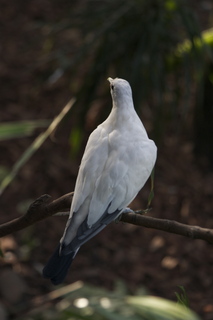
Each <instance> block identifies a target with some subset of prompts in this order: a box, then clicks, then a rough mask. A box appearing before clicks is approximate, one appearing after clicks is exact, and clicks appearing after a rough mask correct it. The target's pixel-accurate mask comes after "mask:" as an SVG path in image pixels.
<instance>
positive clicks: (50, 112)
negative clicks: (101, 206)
mask: <svg viewBox="0 0 213 320" xmlns="http://www.w3.org/2000/svg"><path fill="white" fill-rule="evenodd" d="M105 2H106V4H107V1H105ZM155 2H156V3H158V2H159V1H153V5H155ZM97 3H98V1H97V2H95V1H93V2H90V1H78V2H75V1H73V2H69V1H48V0H44V1H43V0H42V1H35V0H34V1H23V0H22V1H15V0H11V1H10V2H7V1H3V0H1V1H0V39H1V40H0V42H1V43H0V56H1V59H0V121H1V122H6V121H19V120H35V119H53V118H54V117H55V116H56V115H57V114H58V113H59V112H60V111H61V109H62V108H63V106H64V105H65V104H66V103H67V101H68V100H69V99H70V98H71V97H72V96H76V97H77V98H78V100H79V101H80V102H79V104H77V105H76V106H75V107H74V109H73V110H72V111H71V112H70V114H69V115H68V116H67V117H66V118H65V120H63V122H62V123H61V124H60V125H59V127H58V129H57V130H56V132H55V133H54V135H52V136H51V137H50V138H49V139H48V140H47V141H46V142H45V143H44V144H43V145H42V147H41V148H40V149H39V150H38V151H37V152H36V153H35V155H34V156H33V157H32V158H31V159H30V160H29V161H28V162H27V164H26V165H25V166H24V167H23V168H22V169H21V170H20V172H19V173H18V175H17V177H16V179H15V180H14V181H13V182H12V183H11V184H10V185H9V187H8V188H7V189H6V190H5V191H4V193H3V194H2V195H1V198H0V222H1V223H4V222H6V221H9V220H11V219H14V218H16V217H17V216H19V215H20V214H22V213H23V212H25V211H26V210H27V206H28V204H29V203H31V202H32V201H33V200H34V199H36V198H37V197H39V196H40V195H42V194H45V193H48V194H50V195H51V196H52V197H53V198H58V197H60V196H61V195H63V194H65V193H68V192H70V191H72V190H73V189H74V184H75V180H76V175H77V172H78V166H79V163H80V159H81V156H82V153H83V150H84V146H85V143H86V141H87V137H88V135H89V133H90V132H91V131H92V130H93V129H94V128H95V127H96V125H97V124H98V123H99V122H100V121H102V120H103V119H104V118H105V117H106V116H107V115H108V114H109V112H110V108H111V100H110V94H109V88H108V86H109V85H108V83H107V81H106V78H107V77H108V76H111V77H114V76H121V77H124V78H126V79H127V80H129V82H130V84H131V85H132V89H133V93H135V102H136V103H137V106H138V109H137V111H138V113H139V115H140V116H141V118H142V121H143V122H144V125H145V127H146V128H147V131H148V132H149V135H150V136H151V137H152V138H153V139H154V140H155V141H156V143H157V144H158V160H157V164H156V169H155V197H154V200H153V203H152V208H153V209H152V211H151V212H150V215H151V216H153V217H158V218H162V219H171V220H177V221H179V222H182V223H186V224H193V225H198V226H201V227H206V228H212V227H213V219H212V210H213V171H212V169H213V166H212V159H213V158H212V153H211V150H212V136H211V133H212V131H211V130H212V126H211V124H212V121H213V120H212V119H213V117H212V112H213V111H212V96H213V91H212V84H211V83H210V81H209V80H208V79H209V78H208V76H207V77H205V75H206V74H207V75H208V74H209V72H210V70H211V67H212V64H211V63H208V61H207V62H206V59H204V60H205V63H206V64H205V66H204V67H203V73H202V84H201V86H199V85H200V83H201V81H200V82H199V81H198V82H196V81H195V80H196V77H194V78H191V77H189V78H188V80H187V79H185V75H184V72H183V70H185V69H184V67H183V66H186V65H184V64H183V65H181V66H182V67H181V68H182V71H181V72H180V74H178V77H180V78H179V80H178V81H177V83H178V87H177V88H178V89H177V91H178V90H179V92H181V90H182V89H183V90H184V89H186V88H187V90H188V91H187V90H186V91H187V92H189V93H190V94H189V97H188V98H187V99H185V97H184V96H182V95H181V94H180V93H179V96H178V100H175V99H177V96H175V98H174V100H173V103H174V107H173V109H172V112H171V113H168V112H167V111H168V109H169V108H168V104H167V103H168V100H170V98H169V97H170V96H169V94H171V92H170V93H168V91H166V89H168V83H170V85H171V87H172V89H171V90H173V91H172V92H173V93H174V92H175V88H176V87H175V85H176V82H175V81H174V79H175V77H176V76H173V70H172V71H171V72H170V71H168V70H166V69H163V71H162V72H164V73H165V77H166V79H167V80H166V81H169V82H165V85H164V86H163V87H162V88H157V86H153V83H155V81H153V82H152V81H151V80H147V82H148V81H150V82H149V86H148V85H147V86H148V89H147V91H144V92H142V95H143V97H141V96H140V94H139V93H138V92H139V91H140V89H139V90H138V88H137V83H138V79H139V78H138V77H139V76H138V75H137V76H134V75H133V74H131V72H130V70H131V63H130V62H129V65H128V63H127V61H125V59H124V62H123V63H124V65H125V66H126V67H125V68H124V67H122V68H123V69H122V68H121V67H120V69H119V68H118V69H116V67H115V65H116V59H117V58H115V60H113V59H114V57H113V58H112V60H111V61H110V63H109V62H108V61H107V62H106V63H105V62H104V61H102V60H101V62H99V60H98V54H97V55H96V53H95V51H94V50H89V49H91V48H89V49H87V50H88V51H85V52H83V54H82V53H81V54H82V56H80V53H79V52H81V51H80V49H81V48H82V47H83V46H84V45H85V43H87V41H89V40H88V39H90V38H89V37H92V36H93V35H94V34H95V32H97V30H98V26H101V25H102V22H103V21H102V20H101V19H103V17H102V16H101V15H100V21H99V22H97V24H96V25H95V23H94V26H92V25H87V24H88V23H89V22H88V21H89V20H85V21H84V20H82V19H83V17H85V16H84V15H83V14H82V12H83V13H84V14H85V13H87V14H88V16H89V15H90V14H91V10H92V11H93V8H96V5H97ZM99 3H101V2H99ZM103 3H104V2H103ZM118 5H119V3H118ZM187 5H188V6H187V10H190V12H192V13H193V15H194V16H195V17H196V21H197V24H198V26H199V28H200V30H204V29H207V28H210V27H211V26H212V15H213V13H212V10H213V7H212V2H211V1H196V4H195V3H194V2H193V1H191V2H187ZM89 6H92V9H91V7H89ZM120 8H122V7H120ZM147 10H148V9H147ZM152 10H153V12H155V7H152ZM118 11H119V10H118ZM79 12H80V14H79ZM101 12H102V11H101ZM102 13H103V12H102ZM106 14H109V13H108V12H107V13H106ZM153 14H154V13H153ZM103 16H104V14H103ZM110 18H112V15H109V16H108V20H109V21H110ZM85 19H86V18H85ZM106 21H107V19H106ZM152 23H153V22H152ZM176 23H177V25H178V26H179V27H180V30H181V28H183V27H182V24H181V23H182V22H181V20H177V22H176ZM127 25H128V24H127ZM152 25H153V24H152ZM88 26H90V28H91V29H90V32H88V34H86V31H87V27H88ZM53 27H54V28H53ZM88 28H89V27H88ZM92 28H93V29H92ZM92 30H93V31H92ZM141 32H142V33H143V30H141ZM196 32H197V31H196ZM172 35H173V36H174V37H176V38H177V39H176V40H174V43H173V40H172V41H171V46H173V48H174V45H175V41H177V43H178V42H179V40H181V39H182V41H183V40H184V39H185V37H184V36H185V35H187V32H183V33H181V32H180V33H179V35H180V39H179V36H178V37H177V35H176V34H175V30H173V31H172ZM154 36H155V33H154V34H153V37H154ZM173 36H172V37H171V38H172V39H173ZM109 38H110V37H109ZM112 38H113V37H112ZM110 39H111V38H110ZM95 40H97V39H96V37H95ZM95 40H94V43H93V42H92V43H90V44H89V46H92V47H93V49H94V48H96V47H98V45H99V44H100V43H96V42H95ZM110 41H111V40H110ZM105 43H106V42H105ZM113 43H114V45H115V44H116V41H114V42H113ZM160 43H162V42H160ZM165 43H168V40H166V41H165ZM103 48H104V47H103ZM113 48H114V47H113V46H112V48H111V50H113ZM161 50H162V54H163V49H162V48H161ZM121 51H122V47H121ZM132 52H133V53H134V49H132ZM99 53H100V52H99ZM122 54H123V55H124V53H121V55H122ZM131 54H132V53H129V57H130V58H129V60H131ZM76 57H77V58H76ZM101 57H102V56H101ZM118 57H119V55H118ZM129 60H128V61H129ZM192 60H193V59H192V58H191V59H189V60H188V64H190V63H192V62H191V61H192ZM198 60H199V58H198ZM207 60H208V59H207ZM70 61H72V63H70ZM73 61H74V62H73ZM186 61H187V60H186ZM199 61H200V60H199ZM106 64H107V68H105V65H106ZM153 64H154V62H153ZM98 65H100V66H102V65H103V68H101V67H100V68H99V69H98V67H97V66H98ZM117 65H120V60H119V61H117ZM194 65H195V64H194ZM91 66H94V67H93V69H90V68H91ZM95 66H96V67H97V70H96V67H95ZM178 68H179V67H178ZM191 69H193V68H191ZM56 70H57V72H59V73H57V72H56ZM91 70H95V71H94V72H91ZM122 70H123V71H122ZM187 70H188V69H187ZM55 72H56V73H55ZM95 72H96V73H95ZM117 72H120V73H119V74H118V73H117ZM166 72H168V73H166ZM190 72H191V70H190ZM128 73H129V76H128ZM150 73H153V74H154V75H155V76H156V78H157V79H158V81H159V83H160V82H161V80H162V79H161V78H159V75H158V74H157V69H156V65H155V64H154V65H153V69H150ZM57 74H60V76H59V77H58V78H55V79H54V77H53V75H54V76H55V75H57ZM146 77H147V79H149V78H148V76H147V75H144V78H143V81H144V82H142V87H144V86H145V85H146V83H145V82H146V81H145V80H144V79H146ZM153 77H154V76H153ZM192 79H193V80H192ZM131 80H132V81H131ZM162 81H164V80H162ZM184 81H188V82H187V85H188V87H186V86H185V82H184ZM93 82H94V83H96V82H97V87H96V88H95V89H94V86H93ZM85 83H86V84H85ZM143 84H144V86H143ZM201 87H202V90H201V89H200V88H201ZM82 88H83V89H84V90H85V91H81V89H82ZM93 89H94V90H93ZM142 91H143V90H142ZM162 91H163V98H162V97H161V98H160V99H159V95H158V93H159V92H162ZM201 91H202V94H203V93H204V94H203V95H201V94H200V92H201ZM90 92H91V97H89V93H90ZM84 94H85V95H84ZM82 97H86V98H85V99H83V98H82ZM199 99H200V100H199ZM175 101H176V103H175ZM198 101H200V104H199V108H200V109H199V108H198V109H197V105H198V103H197V102H198ZM185 104H186V105H187V107H186V108H185V109H184V107H183V105H185ZM159 110H160V111H159ZM165 110H166V113H165V112H164V111H165ZM169 110H170V109H169ZM197 110H201V111H199V112H201V113H199V112H198V113H197ZM205 110H206V111H205ZM170 111H171V110H170ZM153 119H154V120H153ZM203 119H204V120H203ZM203 123H204V124H203ZM205 124H206V125H205ZM73 128H77V129H78V130H79V132H81V135H80V138H78V139H77V142H78V144H77V145H78V148H77V151H76V150H73V149H72V132H73ZM41 131H42V130H41V129H38V130H37V131H36V133H35V134H34V135H33V136H31V137H25V138H21V139H10V140H7V141H1V144H0V160H1V161H0V166H1V168H2V170H3V171H4V170H8V171H9V170H10V169H11V168H12V166H13V164H14V163H15V161H17V160H18V159H19V158H20V157H21V155H22V153H23V152H24V150H25V149H26V148H27V147H28V146H29V145H30V143H31V142H32V141H33V140H34V139H35V137H36V136H37V135H38V134H39V133H40V132H41ZM149 190H150V181H149V182H148V183H147V184H146V186H145V187H144V189H143V190H142V191H141V192H140V193H139V195H138V197H137V198H136V199H135V201H134V202H133V204H132V205H131V208H133V209H139V208H145V207H146V204H147V197H148V194H149ZM65 221H66V218H64V217H54V218H53V217H52V218H49V219H47V220H44V221H42V222H39V223H37V224H36V225H34V226H32V227H29V228H27V229H25V230H22V231H20V232H17V233H15V234H13V235H11V236H8V237H5V238H3V239H2V240H1V246H2V249H3V250H4V251H5V252H6V254H5V256H4V258H2V259H1V261H0V294H1V303H2V305H3V306H4V308H6V309H10V308H11V306H13V307H14V310H15V311H14V313H15V314H16V312H17V313H18V312H19V311H17V310H19V307H20V305H21V304H22V303H23V302H24V303H27V301H30V299H32V298H34V297H36V296H39V295H42V294H44V293H46V292H49V291H50V290H52V289H53V287H52V286H51V284H50V283H49V282H48V281H47V280H44V279H43V278H42V276H41V270H42V267H43V266H44V264H45V263H46V261H47V259H48V257H49V255H50V254H51V253H52V251H53V250H54V248H55V246H56V245H57V243H58V241H59V239H60V237H61V235H62V233H63V229H64V225H65ZM212 274H213V255H212V246H211V245H208V244H207V243H205V242H203V241H201V240H199V241H198V240H190V239H188V238H183V237H180V236H177V235H171V234H167V233H164V232H160V231H155V230H148V229H145V228H142V227H136V226H132V225H127V224H123V223H119V224H115V223H112V224H111V225H110V226H108V227H107V228H106V229H105V230H103V231H102V232H101V233H100V234H99V235H97V236H96V237H95V238H94V239H92V240H91V241H89V242H88V243H87V244H85V245H84V246H83V247H82V248H81V250H80V251H79V253H78V255H77V257H76V259H75V261H74V263H73V265H72V269H71V271H70V272H69V275H68V277H67V278H66V283H71V282H75V281H77V280H83V281H85V282H86V283H91V284H94V285H97V286H103V287H106V288H108V289H113V287H114V285H115V282H116V280H118V279H120V280H122V281H123V282H124V283H125V284H126V286H127V288H128V290H129V292H130V293H132V294H134V292H136V291H137V290H138V289H139V288H141V287H145V289H146V290H147V292H148V293H149V294H152V295H158V296H161V297H165V298H169V299H172V300H176V297H175V294H174V292H175V291H178V286H180V285H181V286H184V288H185V290H186V292H187V295H188V297H189V301H190V307H191V308H192V309H193V310H195V311H196V312H198V314H200V315H201V316H202V319H213V300H212V299H213V275H212ZM17 288H19V289H17ZM16 291H17V292H16ZM8 292H9V293H8ZM16 306H17V310H16Z"/></svg>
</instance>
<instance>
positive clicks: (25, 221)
mask: <svg viewBox="0 0 213 320" xmlns="http://www.w3.org/2000/svg"><path fill="white" fill-rule="evenodd" d="M72 197H73V192H71V193H67V194H65V195H63V196H62V197H60V198H58V199H56V200H54V201H51V196H49V195H47V194H45V195H42V196H41V197H39V198H38V199H36V200H35V201H34V202H33V203H32V204H31V205H30V207H29V209H28V210H27V212H26V214H24V215H23V216H21V217H19V218H17V219H14V220H12V221H9V222H6V223H4V224H2V225H0V237H3V236H6V235H8V234H10V233H13V232H16V231H19V230H22V229H24V228H26V227H28V226H30V225H32V224H34V223H36V222H38V221H41V220H43V219H46V218H48V217H51V216H53V215H55V214H57V213H58V212H63V211H69V209H70V205H71V201H72ZM120 221H122V222H126V223H130V224H134V225H137V226H142V227H145V228H152V229H157V230H162V231H165V232H169V233H173V234H178V235H182V236H185V237H188V238H191V239H201V240H204V241H206V242H208V243H210V244H213V230H212V229H207V228H201V227H198V226H192V225H186V224H183V223H180V222H177V221H173V220H165V219H157V218H153V217H149V216H144V215H140V214H137V213H132V212H125V213H123V214H122V216H121V218H120Z"/></svg>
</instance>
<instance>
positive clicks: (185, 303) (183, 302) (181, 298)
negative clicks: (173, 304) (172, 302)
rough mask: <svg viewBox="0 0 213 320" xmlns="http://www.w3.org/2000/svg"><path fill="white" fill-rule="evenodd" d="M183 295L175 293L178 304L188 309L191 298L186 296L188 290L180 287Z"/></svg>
mask: <svg viewBox="0 0 213 320" xmlns="http://www.w3.org/2000/svg"><path fill="white" fill-rule="evenodd" d="M179 288H180V289H181V291H182V293H178V292H175V295H176V297H177V302H178V303H179V304H181V305H183V306H185V307H187V308H189V298H188V296H187V294H186V290H185V288H184V287H183V286H179Z"/></svg>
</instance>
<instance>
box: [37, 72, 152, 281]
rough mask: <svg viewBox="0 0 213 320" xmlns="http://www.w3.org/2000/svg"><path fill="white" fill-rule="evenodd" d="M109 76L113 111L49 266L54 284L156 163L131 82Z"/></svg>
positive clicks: (98, 132)
mask: <svg viewBox="0 0 213 320" xmlns="http://www.w3.org/2000/svg"><path fill="white" fill-rule="evenodd" d="M108 80H109V82H110V88H111V95H112V102H113V105H112V110H111V113H110V115H109V116H108V118H107V119H106V120H105V121H104V122H103V123H102V124H100V125H99V126H98V127H97V128H96V129H95V130H94V131H93V132H92V134H91V135H90V137H89V140H88V142H87V146H86V149H85V152H84V155H83V158H82V161H81V165H80V168H79V173H78V177H77V181H76V185H75V189H74V196H73V200H72V205H71V210H70V216H69V219H68V222H67V225H66V228H65V231H64V234H63V237H62V238H61V241H60V245H59V246H58V248H57V250H56V251H55V253H54V254H53V255H52V257H51V258H50V260H49V261H48V263H47V265H46V266H45V268H44V270H43V275H44V277H46V278H50V279H51V281H52V283H53V284H59V283H61V282H62V281H63V280H64V278H65V277H66V274H67V272H68V270H69V267H70V265H71V262H72V261H73V259H74V257H75V255H76V253H77V251H78V250H79V248H80V247H81V245H82V244H84V243H85V242H86V241H88V240H89V239H91V238H92V237H93V236H95V235H96V234H97V233H98V232H100V231H101V230H102V229H103V228H104V227H106V225H108V224H109V223H110V222H111V221H113V220H115V219H116V218H117V217H118V216H119V215H120V214H121V213H122V212H123V211H124V210H125V208H126V206H127V205H128V204H130V202H132V200H133V199H134V198H135V197H136V195H137V194H138V192H139V191H140V189H141V188H142V187H143V186H144V184H145V182H146V181H147V179H148V178H149V176H150V174H151V171H152V169H153V167H154V164H155V161H156V154H157V148H156V146H155V143H154V142H153V141H152V140H150V139H149V138H148V136H147V133H146V130H145V128H144V126H143V124H142V122H141V120H140V119H139V117H138V115H137V113H136V111H135V109H134V105H133V99H132V91H131V87H130V85H129V83H128V82H127V81H126V80H123V79H119V78H115V79H112V78H108Z"/></svg>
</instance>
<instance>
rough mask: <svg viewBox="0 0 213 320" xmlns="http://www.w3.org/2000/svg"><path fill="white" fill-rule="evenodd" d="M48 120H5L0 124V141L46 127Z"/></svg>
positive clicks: (27, 134)
mask: <svg viewBox="0 0 213 320" xmlns="http://www.w3.org/2000/svg"><path fill="white" fill-rule="evenodd" d="M49 123H50V120H36V121H19V122H6V123H1V124H0V141H2V140H8V139H17V138H21V137H25V136H29V135H31V134H32V133H33V132H34V131H35V129H37V128H44V127H47V126H48V124H49Z"/></svg>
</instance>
